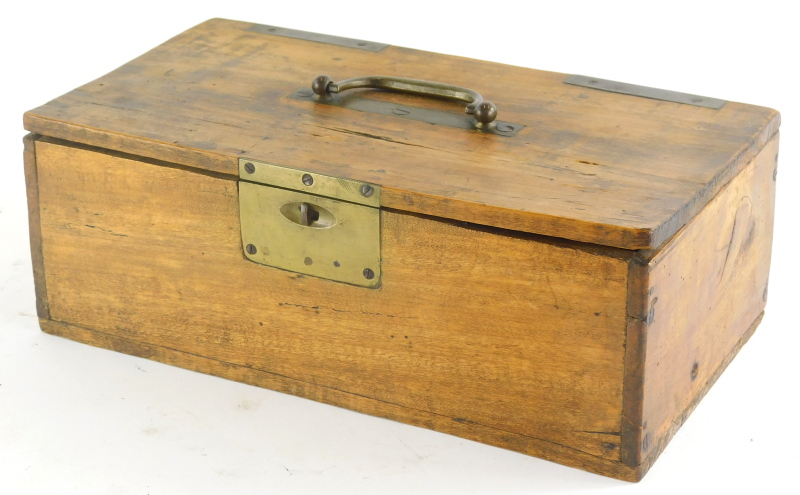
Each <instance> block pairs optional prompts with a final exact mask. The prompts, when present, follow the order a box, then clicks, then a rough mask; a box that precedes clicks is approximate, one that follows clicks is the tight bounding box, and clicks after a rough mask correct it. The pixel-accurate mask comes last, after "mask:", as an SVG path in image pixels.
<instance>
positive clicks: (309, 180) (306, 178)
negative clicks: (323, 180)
mask: <svg viewBox="0 0 800 495" xmlns="http://www.w3.org/2000/svg"><path fill="white" fill-rule="evenodd" d="M313 183H314V178H313V177H311V176H310V175H309V174H303V184H305V185H307V186H310V185H311V184H313Z"/></svg>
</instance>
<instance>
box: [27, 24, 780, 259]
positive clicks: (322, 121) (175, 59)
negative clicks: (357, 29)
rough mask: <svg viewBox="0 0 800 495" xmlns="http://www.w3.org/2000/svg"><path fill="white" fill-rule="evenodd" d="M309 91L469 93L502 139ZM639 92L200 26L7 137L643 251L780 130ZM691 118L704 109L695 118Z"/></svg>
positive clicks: (729, 108) (249, 28) (765, 118)
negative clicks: (408, 84) (371, 195)
mask: <svg viewBox="0 0 800 495" xmlns="http://www.w3.org/2000/svg"><path fill="white" fill-rule="evenodd" d="M320 74H328V75H330V76H332V77H333V79H334V80H339V79H346V78H351V77H359V76H372V75H387V76H398V77H407V78H414V79H421V80H427V81H437V82H441V83H448V84H453V85H457V86H463V87H467V88H471V89H473V90H475V91H478V92H480V93H481V94H482V95H483V96H484V97H485V98H486V99H487V100H491V101H492V102H493V103H494V104H495V105H496V106H497V109H498V117H497V119H498V121H503V122H504V123H506V125H511V127H512V128H513V129H514V131H517V132H516V134H515V135H513V136H506V135H500V134H499V133H498V132H497V128H495V130H494V132H486V130H487V129H488V127H484V130H483V131H482V130H480V129H478V128H477V127H473V128H461V127H459V125H461V124H462V123H463V122H465V121H464V120H463V119H465V118H468V119H469V118H471V117H469V116H466V115H465V114H464V104H463V103H460V104H459V103H456V102H451V101H444V100H438V99H433V98H427V97H420V96H409V95H398V94H394V93H391V94H390V93H386V92H383V91H376V90H371V89H360V90H351V92H352V93H353V94H355V98H356V99H357V100H359V101H361V102H362V103H363V102H366V103H367V104H371V105H373V107H374V108H378V107H380V108H382V109H383V110H381V111H382V112H383V113H380V112H381V111H377V113H376V111H375V110H374V108H373V109H370V108H371V107H370V108H366V111H364V110H365V108H362V107H359V106H358V105H355V106H354V105H349V106H350V107H349V108H348V107H347V105H345V106H336V105H332V104H324V103H321V102H319V101H315V100H314V96H313V95H312V94H311V93H310V92H309V91H307V88H309V87H310V85H311V82H312V81H313V80H314V78H315V77H316V76H318V75H320ZM581 83H583V85H580V84H581ZM589 83H591V84H589ZM593 85H594V87H593ZM587 86H588V87H587ZM597 86H600V87H604V88H605V89H596V88H597ZM301 88H306V90H305V92H304V91H303V90H301ZM615 91H621V93H620V92H615ZM638 91H645V92H646V93H645V96H648V97H642V96H634V95H632V94H630V93H636V92H638ZM652 91H654V90H650V89H648V88H639V87H627V88H626V87H624V86H620V85H618V84H615V83H612V82H608V81H602V80H589V79H581V78H575V77H572V78H570V77H569V76H568V75H566V74H560V73H554V72H545V71H539V70H533V69H526V68H520V67H513V66H508V65H502V64H496V63H491V62H483V61H478V60H471V59H465V58H460V57H454V56H449V55H441V54H436V53H429V52H423V51H418V50H411V49H407V48H400V47H395V46H386V45H381V44H378V43H370V42H363V41H359V40H348V39H344V38H336V37H330V36H322V35H314V34H311V33H302V32H299V31H292V30H287V29H282V28H277V27H271V26H263V25H259V24H250V23H245V22H237V21H229V20H224V19H212V20H210V21H207V22H205V23H203V24H201V25H199V26H197V27H195V28H192V29H190V30H188V31H186V32H184V33H182V34H180V35H178V36H177V37H175V38H173V39H171V40H169V41H168V42H166V43H164V44H163V45H161V46H159V47H157V48H155V49H154V50H152V51H150V52H148V53H146V54H145V55H142V56H141V57H139V58H137V59H135V60H133V61H131V62H129V63H127V64H125V65H124V66H122V67H120V68H119V69H116V70H115V71H113V72H111V73H110V74H107V75H105V76H103V77H101V78H100V79H97V80H96V81H93V82H91V83H89V84H87V85H85V86H82V87H81V88H78V89H76V90H74V91H72V92H70V93H67V94H66V95H63V96H61V97H59V98H57V99H55V100H53V101H51V102H49V103H47V104H45V105H43V106H41V107H39V108H37V109H35V110H32V111H30V112H28V113H27V114H25V128H26V129H27V130H29V131H31V132H35V133H39V134H43V135H47V136H51V137H56V138H60V139H65V140H70V141H74V142H79V143H84V144H88V145H92V146H98V147H102V148H107V149H111V150H116V151H120V152H125V153H131V154H135V155H140V156H144V157H148V158H154V159H159V160H164V161H168V162H172V163H176V164H179V165H183V166H188V167H194V168H198V169H204V170H208V171H213V172H217V173H220V174H224V175H227V176H232V178H235V177H238V174H239V158H240V157H247V158H251V159H254V160H263V161H267V162H270V163H275V164H278V165H283V166H287V167H292V168H299V169H304V170H309V171H313V172H316V173H320V174H327V175H332V176H336V177H347V178H351V179H356V180H359V181H364V182H371V183H374V184H378V185H380V186H381V188H382V192H381V197H380V201H381V206H382V207H386V208H395V209H399V210H404V211H409V212H416V213H422V214H427V215H433V216H437V217H444V218H450V219H454V220H461V221H467V222H473V223H477V224H483V225H488V226H493V227H499V228H504V229H512V230H517V231H523V232H531V233H537V234H543V235H548V236H555V237H561V238H566V239H571V240H575V241H581V242H589V243H594V244H601V245H607V246H615V247H620V248H625V249H643V248H656V247H658V246H659V245H661V244H662V243H663V242H664V241H666V240H667V239H669V237H671V236H672V235H673V234H675V232H677V231H678V230H679V229H680V228H681V227H682V226H683V225H685V224H686V223H687V222H688V221H689V220H690V219H691V218H692V217H693V216H694V215H696V214H697V213H698V212H699V211H700V210H701V209H702V208H703V206H705V204H706V203H707V202H708V201H709V200H710V199H711V198H712V197H713V196H714V195H715V194H716V193H717V192H718V191H719V190H720V188H721V187H722V186H723V185H725V184H726V183H727V182H728V181H729V180H730V179H731V178H732V177H734V176H735V175H736V174H737V173H738V172H739V171H740V170H741V169H742V167H744V165H746V163H747V162H748V161H749V160H750V159H751V158H752V157H753V156H754V155H755V154H756V153H757V152H758V151H759V150H760V149H761V148H762V147H763V146H764V144H765V143H766V142H767V141H768V140H769V139H770V138H771V137H772V135H773V134H774V133H775V132H777V129H778V126H779V125H780V116H779V114H778V113H777V112H776V111H774V110H771V109H768V108H763V107H757V106H752V105H745V104H742V103H735V102H721V101H714V100H713V99H704V98H701V97H692V95H677V96H676V95H674V94H673V95H670V94H667V93H668V92H662V93H653V92H652ZM623 93H629V94H623ZM655 98H664V99H655ZM687 98H688V99H687ZM665 99H666V100H669V99H677V100H681V99H682V100H683V101H684V102H683V103H678V102H675V101H665ZM692 100H694V101H692ZM350 101H353V100H352V98H351V99H350ZM370 102H378V103H370ZM709 102H710V106H712V107H713V106H719V105H721V107H720V108H710V107H709V106H698V105H697V104H698V103H699V104H701V105H703V104H709ZM715 103H716V105H715ZM386 105H394V106H395V108H396V111H394V112H385V109H386V108H392V107H387V106H386ZM368 106H369V105H368ZM354 107H355V108H354ZM404 112H405V113H404ZM384 113H387V114H384ZM409 113H413V114H415V115H416V114H417V113H419V114H420V115H422V114H425V115H424V116H426V118H428V119H429V120H430V118H433V119H434V120H436V119H440V120H439V121H437V122H436V123H433V124H431V123H428V122H425V121H420V120H414V118H413V117H414V115H412V116H411V117H412V118H410V117H409V116H408V114H409ZM431 115H433V117H431ZM448 119H451V120H452V122H450V121H448ZM453 119H455V120H453ZM423 120H424V119H423ZM448 122H450V123H448ZM453 122H455V124H453ZM522 126H524V127H522ZM462 127H463V126H462ZM467 127H469V126H467ZM506 129H507V128H506Z"/></svg>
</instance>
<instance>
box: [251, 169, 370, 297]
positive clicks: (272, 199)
mask: <svg viewBox="0 0 800 495" xmlns="http://www.w3.org/2000/svg"><path fill="white" fill-rule="evenodd" d="M247 164H250V165H252V167H247V168H245V167H246V165H247ZM248 168H249V169H251V170H253V173H249V172H248V171H247V169H248ZM298 174H299V175H298ZM305 174H306V173H305V172H303V171H299V170H295V169H290V168H283V167H280V166H277V165H274V164H268V163H264V162H258V161H254V160H244V159H242V160H240V177H241V178H242V179H258V181H257V182H261V183H255V182H247V181H246V180H241V181H239V218H240V221H241V230H242V249H243V251H244V255H245V256H246V257H247V258H248V259H249V260H251V261H253V262H255V263H260V264H262V265H268V266H272V267H275V268H280V269H283V270H289V271H292V272H297V273H302V274H305V275H312V276H315V277H321V278H325V279H329V280H335V281H337V282H343V283H346V284H352V285H357V286H361V287H368V288H377V287H378V286H380V280H381V250H380V209H379V208H378V206H379V204H380V200H379V198H380V187H379V186H375V185H369V184H367V185H369V186H370V187H371V188H373V193H372V194H371V195H370V196H369V197H364V196H363V194H362V193H361V187H363V186H364V185H365V184H364V183H361V182H358V181H352V180H349V179H338V178H335V177H329V176H325V175H320V174H313V177H312V178H313V183H312V185H311V186H306V185H305V184H304V183H303V181H302V176H303V175H305ZM308 175H312V174H308ZM262 181H263V182H262ZM308 182H311V181H308ZM268 183H271V184H270V185H266V184H268ZM298 183H299V184H300V187H304V188H306V189H307V190H309V191H313V192H315V193H316V194H309V193H308V192H301V191H297V190H292V189H288V187H293V188H296V187H297V184H298ZM317 194H324V196H323V195H317ZM325 196H328V197H325ZM337 196H338V199H337ZM359 197H360V198H359ZM342 198H344V199H357V200H359V202H360V203H357V202H354V201H347V200H344V199H342ZM301 208H305V211H306V212H308V211H313V212H315V213H316V214H317V215H319V218H320V221H314V222H308V217H307V216H306V217H303V216H302V215H301V213H300V211H302V210H301ZM300 218H304V220H305V221H306V222H308V225H306V224H304V223H303V221H299V219H300Z"/></svg>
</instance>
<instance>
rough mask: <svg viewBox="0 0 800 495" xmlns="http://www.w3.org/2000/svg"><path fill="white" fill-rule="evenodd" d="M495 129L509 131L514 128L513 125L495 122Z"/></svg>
mask: <svg viewBox="0 0 800 495" xmlns="http://www.w3.org/2000/svg"><path fill="white" fill-rule="evenodd" d="M497 130H498V131H500V132H511V131H513V130H514V127H512V126H510V125H508V124H497Z"/></svg>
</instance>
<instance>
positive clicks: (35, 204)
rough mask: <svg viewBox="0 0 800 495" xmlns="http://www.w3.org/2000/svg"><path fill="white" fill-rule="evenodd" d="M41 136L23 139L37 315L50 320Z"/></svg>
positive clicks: (30, 135) (29, 136) (31, 135)
mask: <svg viewBox="0 0 800 495" xmlns="http://www.w3.org/2000/svg"><path fill="white" fill-rule="evenodd" d="M39 137H40V136H37V135H35V134H28V135H27V136H25V137H24V138H23V139H22V143H23V145H24V147H25V148H24V163H25V187H26V192H27V199H28V236H29V239H30V246H31V265H32V266H33V285H34V290H35V292H36V314H37V315H39V318H49V317H50V309H49V308H48V304H47V283H46V277H45V272H44V260H43V258H42V229H41V217H40V212H39V179H38V172H37V169H36V144H35V143H36V139H38V138H39Z"/></svg>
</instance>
